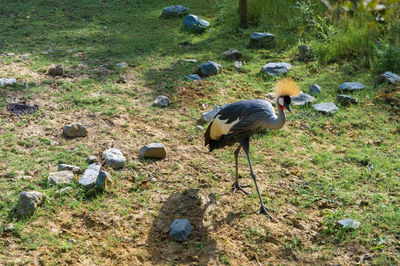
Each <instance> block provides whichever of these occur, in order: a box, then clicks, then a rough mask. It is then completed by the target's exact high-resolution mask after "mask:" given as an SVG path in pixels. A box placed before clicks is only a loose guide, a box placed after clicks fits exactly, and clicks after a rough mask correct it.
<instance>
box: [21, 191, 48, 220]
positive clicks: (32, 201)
mask: <svg viewBox="0 0 400 266" xmlns="http://www.w3.org/2000/svg"><path fill="white" fill-rule="evenodd" d="M43 199H44V195H43V194H42V193H40V192H37V191H29V192H28V191H23V192H22V193H21V195H20V196H19V201H18V205H17V208H16V215H17V216H18V217H22V216H29V215H32V214H33V213H34V212H35V210H36V209H37V207H38V206H39V205H40V204H42V202H43Z"/></svg>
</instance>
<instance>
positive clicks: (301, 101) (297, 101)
mask: <svg viewBox="0 0 400 266" xmlns="http://www.w3.org/2000/svg"><path fill="white" fill-rule="evenodd" d="M313 101H315V98H314V97H312V96H311V95H309V94H307V93H300V95H299V96H293V97H292V104H293V105H306V104H308V103H312V102H313Z"/></svg>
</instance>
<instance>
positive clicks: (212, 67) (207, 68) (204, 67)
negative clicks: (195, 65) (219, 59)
mask: <svg viewBox="0 0 400 266" xmlns="http://www.w3.org/2000/svg"><path fill="white" fill-rule="evenodd" d="M221 68H222V66H221V65H220V64H218V63H215V62H213V61H207V62H206V63H204V64H201V65H200V73H201V76H203V77H209V76H212V75H217V74H218V73H219V72H220V70H221Z"/></svg>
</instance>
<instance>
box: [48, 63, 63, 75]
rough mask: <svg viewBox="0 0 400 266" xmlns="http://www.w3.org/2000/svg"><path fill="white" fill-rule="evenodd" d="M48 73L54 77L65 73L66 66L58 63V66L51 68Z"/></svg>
mask: <svg viewBox="0 0 400 266" xmlns="http://www.w3.org/2000/svg"><path fill="white" fill-rule="evenodd" d="M48 74H49V75H50V76H52V77H56V76H62V75H64V68H63V66H62V65H57V66H56V67H51V68H49V72H48Z"/></svg>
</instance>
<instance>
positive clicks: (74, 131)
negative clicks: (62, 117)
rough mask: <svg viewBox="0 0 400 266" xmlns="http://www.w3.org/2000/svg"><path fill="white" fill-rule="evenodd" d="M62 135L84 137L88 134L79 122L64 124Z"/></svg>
mask: <svg viewBox="0 0 400 266" xmlns="http://www.w3.org/2000/svg"><path fill="white" fill-rule="evenodd" d="M63 133H64V136H66V137H68V138H75V137H85V136H86V135H87V134H88V131H87V129H86V127H85V126H84V125H82V124H80V123H72V124H68V125H65V126H64V129H63Z"/></svg>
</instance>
